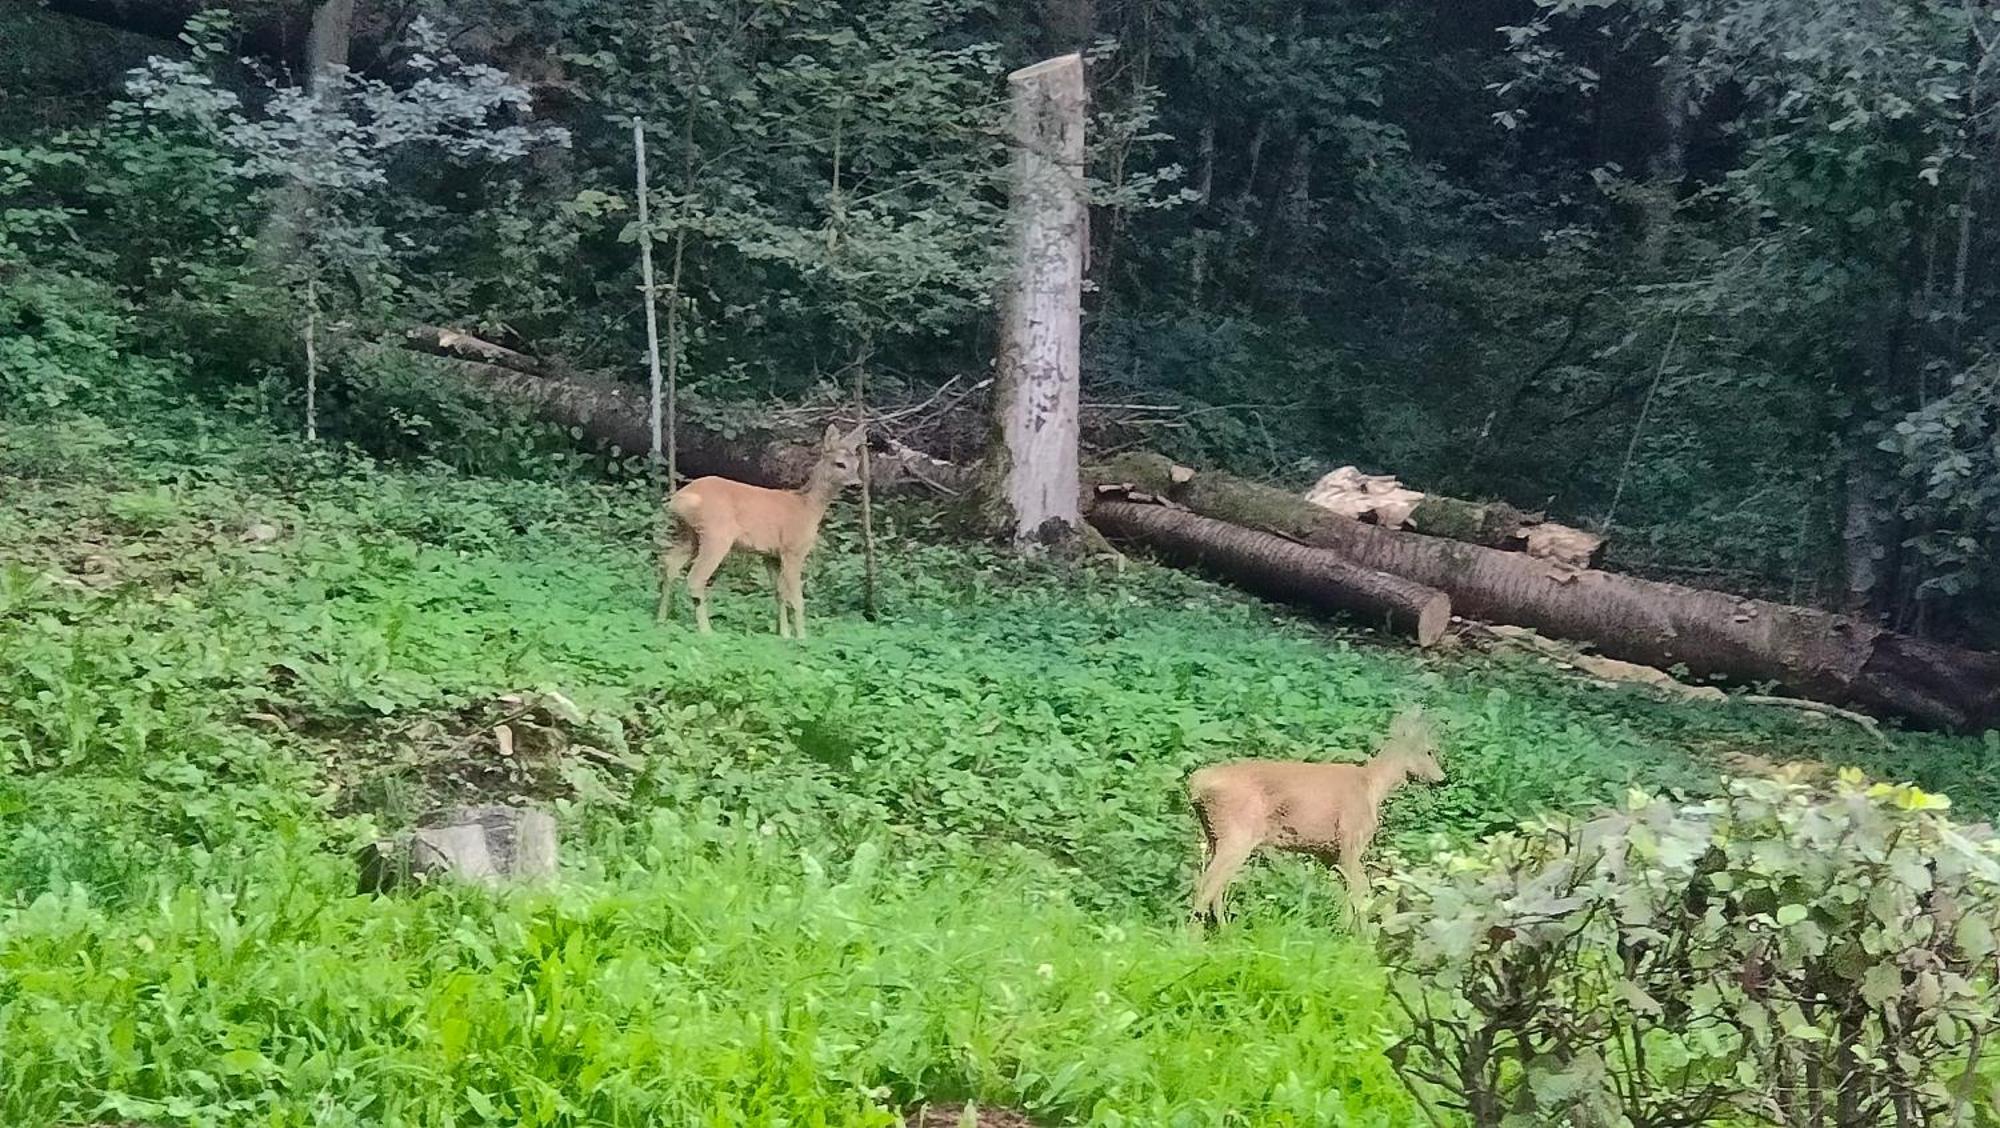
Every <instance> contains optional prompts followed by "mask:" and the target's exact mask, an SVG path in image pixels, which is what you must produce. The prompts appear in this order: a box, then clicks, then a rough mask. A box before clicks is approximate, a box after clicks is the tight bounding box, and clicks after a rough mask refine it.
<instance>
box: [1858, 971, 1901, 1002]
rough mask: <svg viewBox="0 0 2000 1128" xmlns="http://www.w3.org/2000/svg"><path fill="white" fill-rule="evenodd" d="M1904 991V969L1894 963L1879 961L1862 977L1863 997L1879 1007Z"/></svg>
mask: <svg viewBox="0 0 2000 1128" xmlns="http://www.w3.org/2000/svg"><path fill="white" fill-rule="evenodd" d="M1902 993H1903V971H1902V969H1901V968H1899V967H1897V966H1896V965H1895V964H1893V963H1878V964H1876V965H1874V966H1873V967H1871V968H1869V969H1868V973H1867V974H1866V975H1863V976H1862V977H1861V997H1862V999H1863V1000H1865V1001H1866V1002H1867V1003H1868V1005H1869V1006H1871V1007H1879V1006H1881V1005H1882V1004H1883V1003H1886V1002H1888V1001H1889V1000H1890V999H1893V998H1895V997H1897V996H1898V995H1901V994H1902Z"/></svg>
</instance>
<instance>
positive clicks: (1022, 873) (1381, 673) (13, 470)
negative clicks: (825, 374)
mask: <svg viewBox="0 0 2000 1128" xmlns="http://www.w3.org/2000/svg"><path fill="white" fill-rule="evenodd" d="M654 511H655V507H654V505H653V501H652V499H651V498H650V496H649V495H648V493H647V492H646V491H645V490H644V489H643V488H642V487H639V486H636V485H630V484H626V485H607V484H604V483H602V482H599V481H595V480H588V479H582V478H574V477H568V476H565V474H563V473H562V472H559V471H556V470H551V471H550V473H549V474H547V475H546V476H544V477H542V478H539V479H533V480H526V479H482V478H472V477H465V476H461V475H457V474H454V473H452V472H449V471H447V470H444V469H441V468H426V467H409V466H404V467H389V466H382V465H377V464H374V463H371V462H369V461H368V460H366V459H363V458H360V457H358V456H354V455H351V454H342V453H336V452H325V451H318V452H315V451H302V450H301V449H299V447H298V446H297V445H296V444H295V443H293V442H291V441H289V440H277V439H272V438H269V437H267V436H263V435H261V434H258V433H256V432H254V431H249V430H244V429H241V428H239V427H237V426H235V425H233V424H231V423H230V422H228V421H227V420H226V419H224V418H222V417H219V416H216V415H213V414H208V413H204V412H200V411H196V410H193V409H183V410H181V411H177V412H174V413H170V414H168V415H165V416H162V417H159V418H156V419H154V420H152V421H150V422H148V423H146V424H144V425H123V424H119V425H114V424H108V423H105V422H101V421H97V420H92V419H88V418H72V419H68V420H66V421H62V422H57V423H48V424H43V425H39V426H36V427H33V428H29V427H25V426H19V425H17V426H12V427H5V426H4V425H0V544H3V545H5V546H6V548H5V552H4V555H0V560H4V561H5V563H0V914H4V915H0V1113H4V1114H5V1115H4V1116H0V1122H4V1123H7V1124H16V1123H22V1124H46V1123H55V1122H59V1121H62V1120H64V1119H80V1118H83V1117H89V1116H97V1117H102V1118H105V1119H117V1118H120V1117H125V1118H150V1119H155V1120H158V1121H160V1122H163V1123H176V1124H179V1123H188V1124H225V1123H228V1124H233V1123H258V1124H307V1123H311V1124H344V1123H357V1124H358V1123H369V1124H393V1123H408V1124H482V1123H494V1124H499V1123H508V1124H513V1123H531V1124H563V1125H569V1124H593V1125H594V1124H653V1123H715V1124H734V1123H743V1124H750V1123H757V1124H766V1123H792V1124H874V1123H882V1124H886V1123H890V1122H891V1120H890V1119H887V1118H886V1114H885V1113H884V1112H882V1110H883V1109H887V1108H892V1107H895V1106H897V1105H898V1104H899V1103H901V1102H905V1101H908V1100H913V1099H917V1098H920V1097H930V1098H940V1099H941V1098H947V1097H951V1096H976V1097H979V1098H981V1099H987V1100H999V1101H1003V1102H1006V1103H1013V1104H1018V1105H1024V1106H1028V1107H1031V1108H1032V1109H1035V1110H1038V1111H1039V1112H1040V1113H1041V1114H1042V1115H1043V1116H1044V1118H1046V1119H1049V1120H1050V1121H1051V1122H1063V1121H1065V1120H1074V1121H1078V1122H1092V1123H1101V1124H1174V1123H1187V1124H1216V1123H1232V1122H1237V1123H1251V1122H1256V1123H1265V1124H1321V1123H1355V1124H1374V1123H1383V1124H1389V1123H1397V1124H1401V1123H1408V1122H1410V1121H1409V1120H1408V1119H1406V1118H1407V1117H1408V1116H1409V1115H1411V1114H1412V1110H1410V1109H1409V1108H1408V1106H1405V1105H1403V1104H1401V1103H1400V1101H1401V1097H1400V1095H1399V1094H1398V1091H1397V1090H1396V1089H1395V1088H1394V1085H1393V1082H1392V1080H1391V1077H1390V1074H1389V1073H1388V1072H1387V1067H1386V1064H1385V1063H1384V1062H1383V1060H1382V1058H1381V1054H1380V1048H1381V1046H1382V1044H1383V1041H1382V1033H1383V1030H1384V1029H1385V1026H1386V1024H1387V1023H1388V1019H1387V1017H1386V1016H1385V1015H1384V1014H1383V1013H1382V1012H1381V1010H1380V1007H1379V1005H1378V1003H1377V1001H1376V1000H1377V998H1378V996H1379V990H1380V988H1379V983H1378V982H1377V978H1378V977H1377V974H1376V973H1375V972H1374V971H1373V965H1372V963H1371V961H1370V960H1369V959H1368V958H1367V957H1366V956H1365V954H1364V953H1363V952H1362V950H1361V949H1360V948H1358V947H1357V946H1355V945H1354V944H1353V943H1352V942H1351V941H1349V940H1347V939H1346V938H1345V937H1344V936H1343V935H1342V934H1341V933H1340V931H1339V929H1338V928H1337V927H1336V926H1335V925H1334V921H1335V920H1336V919H1337V912H1336V907H1337V905H1338V903H1339V898H1338V893H1337V890H1336V888H1335V887H1334V886H1333V885H1332V883H1331V882H1330V881H1329V880H1328V879H1327V878H1326V877H1325V876H1324V875H1322V874H1320V873H1318V872H1316V871H1314V870H1312V869H1311V868H1309V867H1306V866H1304V865H1300V864H1289V863H1278V864H1273V865H1267V866H1258V867H1253V871H1252V873H1251V875H1250V877H1249V879H1248V880H1246V881H1245V882H1244V884H1243V886H1242V889H1241V892H1240V894H1239V895H1238V897H1237V898H1236V904H1237V905H1238V906H1239V907H1240V908H1241V909H1242V910H1243V914H1244V919H1245V923H1243V924H1241V925H1238V926H1232V928H1230V929H1229V930H1226V931H1225V933H1224V934H1223V935H1222V937H1221V938H1220V939H1217V940H1213V941H1210V942H1209V943H1207V944H1199V943H1196V942H1194V941H1191V940H1189V939H1188V938H1187V937H1186V936H1185V935H1184V934H1183V932H1182V931H1181V929H1180V927H1179V925H1178V918H1179V915H1180V913H1181V912H1182V911H1183V907H1184V905H1185V893H1186V890H1187V886H1188V881H1189V879H1190V875H1191V873H1192V867H1193V865H1194V862H1195V856H1194V843H1195V839H1194V827H1193V823H1192V820H1191V818H1190V816H1189V814H1188V812H1187V809H1186V803H1185V798H1184V792H1183V787H1184V780H1185V777H1186V774H1187V773H1188V772H1189V771H1190V770H1192V769H1193V768H1194V767H1197V766H1199V765H1201V764H1204V763H1208V762H1212V761H1215V760H1218V759H1225V758H1230V757H1235V756H1245V755H1270V756H1310V757H1319V758H1325V757H1335V758H1358V757H1360V756H1362V755H1364V754H1365V753H1366V751H1367V749H1368V746H1369V744H1370V743H1371V742H1372V741H1373V740H1374V739H1375V738H1376V737H1377V736H1378V735H1379V733H1380V732H1381V731H1382V729H1383V727H1384V726H1385V724H1386V722H1387V720H1388V718H1389V717H1390V716H1391V715H1392V714H1393V713H1394V712H1395V711H1396V710H1397V709H1399V708H1401V707H1403V706H1405V705H1409V704H1419V705H1422V706H1424V707H1425V708H1426V709H1427V710H1428V711H1429V712H1430V713H1431V714H1432V716H1433V717H1434V718H1435V719H1436V721H1437V724H1438V727H1439V729H1440V731H1441V735H1442V739H1443V744H1444V755H1443V759H1444V764H1445V768H1446V771H1447V774H1448V777H1449V778H1448V781H1447V783H1446V784H1445V785H1444V786H1442V787H1438V788H1434V789H1424V790H1413V791H1410V792H1407V793H1405V794H1403V795H1401V796H1399V797H1398V798H1397V799H1396V800H1395V801H1394V803H1393V804H1392V806H1391V810H1390V814H1389V819H1388V831H1387V839H1388V841H1389V844H1390V845H1391V846H1392V847H1396V848H1400V849H1402V850H1404V851H1415V850H1421V849H1424V848H1425V844H1426V843H1427V842H1429V841H1430V840H1431V839H1432V837H1433V836H1435V835H1438V834H1443V835H1445V836H1446V837H1447V838H1450V839H1455V840H1459V841H1464V840H1467V839H1469V838H1471V837H1473V836H1475V835H1477V834H1479V833H1481V832H1484V831H1487V830H1491V829H1494V828H1498V827H1504V826H1508V825H1511V824H1513V823H1514V822H1516V821H1517V820H1519V819H1522V818H1525V817H1528V816H1530V815H1534V814H1537V813H1540V812H1546V811H1587V810H1592V809H1595V808H1597V807H1599V806H1601V805H1603V804H1605V803H1606V802H1608V801H1610V800H1612V799H1613V798H1615V797H1616V796H1618V795H1619V794H1621V793H1622V792H1623V790H1624V789H1625V788H1626V787H1627V786H1630V785H1635V784H1636V785H1643V786H1646V787H1648V788H1652V789H1664V790H1669V791H1681V792H1687V793H1699V792H1702V791H1704V790H1706V789H1708V788H1710V787H1712V786H1713V785H1714V781H1715V779H1716V774H1717V764H1719V763H1721V762H1724V761H1725V759H1726V758H1727V757H1729V756H1732V755H1735V754H1740V753H1753V754H1756V755H1758V756H1762V757H1764V758H1765V759H1768V760H1772V761H1782V760H1787V759H1794V758H1808V759H1824V760H1829V761H1838V762H1842V763H1859V764H1862V765H1863V766H1865V767H1868V768H1870V769H1871V770H1875V771H1878V772H1881V773H1883V774H1888V775H1893V776H1896V777H1899V778H1913V779H1916V780H1918V781H1920V782H1923V783H1924V784H1925V785H1926V786H1930V787H1935V788H1939V789H1942V790H1944V791H1947V792H1949V793H1950V794H1952V795H1953V796H1954V797H1956V798H1957V799H1958V800H1959V802H1960V805H1961V807H1968V808H1971V809H1972V810H1974V811H1981V812H1983V811H1987V810H1991V809H1992V808H1993V806H1995V805H1996V804H1995V802H1994V801H1995V799H1996V797H2000V784H1996V781H1995V778H1994V775H1993V765H1992V763H1991V749H1990V747H1989V746H1988V745H1986V744H1984V743H1982V742H1979V741H1965V740H1950V739H1946V738H1941V737H1933V736H1901V735H1899V736H1897V737H1896V738H1895V742H1894V748H1893V749H1891V750H1887V751H1885V750H1882V749H1879V748H1876V747H1875V746H1873V745H1872V744H1870V743H1868V742H1867V741H1866V740H1865V739H1864V738H1863V736H1862V735H1861V734H1859V733H1858V732H1857V731H1855V730H1851V729H1849V728H1845V727H1833V726H1828V725H1826V724H1822V723H1814V722H1813V721H1812V720H1808V719H1805V718H1801V717H1800V716H1798V715H1796V714H1793V713H1790V712H1786V711H1774V710H1755V709H1748V708H1739V707H1718V706H1714V705H1706V704H1700V705H1667V704H1663V703H1660V702H1658V701H1655V700H1653V699H1651V698H1649V697H1647V696H1645V695H1643V694H1642V693H1640V692H1638V691H1628V690H1604V689H1598V688H1593V687H1589V686H1584V685H1581V684H1579V683H1576V682H1574V681H1570V680H1565V679H1563V678H1561V677H1559V676H1557V675H1555V674H1553V673H1552V672H1551V671H1549V670H1548V669H1546V668H1545V667H1537V666H1532V665H1527V664H1523V663H1521V662H1519V661H1515V660H1508V659H1504V658H1500V657H1491V656H1482V655H1478V654H1472V653H1466V652H1462V651H1461V652H1451V651H1447V652H1438V653H1432V654H1418V653H1416V652H1414V651H1411V650H1409V649H1408V648H1406V647H1403V646H1401V645H1399V644H1394V643H1385V642H1384V641H1382V640H1379V639H1377V638H1375V637H1373V636H1370V635H1367V634H1364V633H1359V632H1354V631H1351V630H1347V629H1345V628H1341V627H1339V626H1337V625H1331V624H1327V623H1323V622H1317V621H1312V620H1307V619H1300V618H1297V617H1294V616H1292V615H1289V614H1286V613H1282V612H1279V611H1276V610H1274V609H1272V608H1271V607H1269V606H1267V605H1263V604H1259V603H1256V602H1253V601H1250V600H1247V599H1244V598H1241V597H1238V596H1235V595H1233V594H1230V593H1228V592H1226V591H1225V590H1223V589H1220V588H1217V587H1214V586H1212V585H1209V584H1206V583H1203V582H1201V581H1198V580H1195V579H1192V578H1189V577H1186V576H1183V575H1180V574H1178V573H1173V572H1168V571H1163V570H1159V569H1154V568H1150V567H1146V566H1143V565H1135V566H1133V567H1130V568H1127V569H1125V570H1123V571H1118V570H1113V569H1110V568H1104V567H1068V566H1056V565H1034V564H1025V563H1022V562H1019V561H1015V560H1011V559H1008V558H1005V557H1002V556H998V555H994V554H989V553H986V552H983V551H980V550H976V549H969V548H965V547H949V546H947V545H946V544H945V542H944V540H943V538H941V537H940V536H939V535H938V530H937V529H935V528H934V527H933V526H932V522H933V521H934V518H933V517H932V516H931V515H930V514H929V513H928V512H927V511H926V510H924V509H921V508H917V507H913V506H910V505H906V504H898V505H890V506H887V507H885V509H884V510H883V513H882V521H881V525H882V528H881V529H880V530H879V540H880V546H881V551H882V572H883V575H882V590H881V602H882V606H883V610H884V614H883V616H882V618H881V619H880V621H878V622H872V623H871V622H868V621H865V620H864V619H863V618H862V617H861V616H860V614H859V604H860V587H861V577H860V572H859V565H858V553H857V552H855V551H853V540H854V529H853V527H852V524H851V512H850V511H848V510H846V509H843V510H842V511H840V512H839V513H838V514H837V515H836V517H835V518H834V522H833V525H832V527H831V528H830V529H829V531H828V535H827V538H826V541H825V543H824V545H823V547H822V549H821V551H820V553H819V555H818V556H817V557H816V559H815V562H814V564H813V567H812V571H811V575H810V577H809V580H808V586H807V600H808V615H809V619H810V626H811V628H812V630H813V637H812V638H811V639H810V640H808V641H807V642H805V643H804V644H797V643H790V642H786V641H782V640H779V639H777V638H775V637H774V636H773V635H772V633H771V620H772V614H773V613H772V609H771V601H770V596H769V594H768V592H767V591H766V590H765V589H764V587H763V584H764V578H763V574H762V570H761V569H760V568H757V567H755V566H754V565H752V564H750V563H749V562H747V561H742V562H735V563H732V564H731V565H730V566H728V567H727V568H725V570H724V573H723V578H722V581H721V586H720V590H719V592H718V594H717V596H716V599H715V603H716V608H717V612H716V628H717V633H716V634H715V635H714V636H712V637H708V638H701V637H697V636H696V635H694V634H693V633H692V632H691V631H690V630H688V629H687V627H686V626H685V625H682V624H674V625H668V626H664V627H663V626H660V625H657V624H655V623H654V622H653V619H652V589H651V572H650V563H649V559H648V552H647V544H648V542H649V539H650V537H651V534H652V528H653V521H654ZM502 729H504V730H505V732H506V736H505V737H504V739H503V737H502V736H501V735H500V730H502ZM514 796H525V797H529V798H533V799H537V800H542V801H546V802H549V803H551V804H553V805H554V806H555V808H556V809H557V811H558V812H559V814H560V815H561V816H562V819H563V823H564V827H565V832H566V838H567V846H566V849H567V858H568V860H569V863H570V867H571V870H572V872H571V873H570V874H569V876H568V877H567V878H566V880H565V881H564V882H563V883H561V884H560V885H559V886H557V887H556V888H554V889H552V890H549V891H546V892H542V893H521V894H515V895H511V896H508V897H506V898H503V899H498V900H495V899H489V898H486V897H482V896H475V895H472V894H458V895H450V896H442V895H439V896H427V897H423V898H417V899H408V900H404V899H397V900H377V899H364V898H356V897H353V896H352V895H351V893H352V884H353V870H352V867H351V865H350V864H349V862H348V861H347V858H348V854H349V851H350V850H351V849H352V848H353V847H354V846H355V845H357V844H358V843H359V842H361V841H363V840H365V839H366V838H367V837H368V836H370V835H372V834H374V833H376V832H377V831H378V830H380V829H382V828H384V827H387V826H393V825H397V824H400V823H402V822H405V821H407V820H408V819H409V818H411V817H413V816H414V815H415V814H417V813H419V812H420V811H421V810H423V809H425V808H427V807H430V806H432V805H435V804H438V803H442V802H447V801H452V800H457V799H464V798H472V797H493V798H510V797H514ZM586 1078H587V1079H588V1080H589V1081H590V1084H582V1083H581V1082H582V1080H583V1079H586ZM587 1094H595V1095H587ZM1231 1110H1234V1111H1233V1112H1232V1111H1231Z"/></svg>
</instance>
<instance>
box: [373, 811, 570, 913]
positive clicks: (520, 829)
mask: <svg viewBox="0 0 2000 1128" xmlns="http://www.w3.org/2000/svg"><path fill="white" fill-rule="evenodd" d="M555 872H556V821H555V819H554V818H552V817H550V816H549V814H548V813H547V812H546V811H538V810H533V809H530V808H523V807H507V806H499V805H489V806H479V807H461V808H458V809H456V810H451V811H446V812H444V813H442V814H440V815H437V816H434V817H432V818H429V819H426V820H424V822H423V823H421V824H420V825H418V826H417V827H415V828H413V829H411V830H409V831H406V832H404V833H403V834H400V835H397V836H396V837H394V838H385V839H383V840H381V841H379V842H375V843H372V844H370V845H369V846H367V847H366V848H364V849H363V850H362V857H361V891H362V892H363V893H383V892H388V891H389V890H392V889H396V888H399V887H402V886H405V885H410V884H416V885H427V884H429V883H430V882H432V881H435V880H437V879H438V878H441V877H447V878H453V879H456V880H459V881H472V882H477V883H480V884H483V885H499V884H501V883H502V882H505V881H509V880H519V879H534V878H546V877H553V876H554V875H555Z"/></svg>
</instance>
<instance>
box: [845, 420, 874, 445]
mask: <svg viewBox="0 0 2000 1128" xmlns="http://www.w3.org/2000/svg"><path fill="white" fill-rule="evenodd" d="M841 441H842V442H844V443H846V445H847V446H848V447H849V448H850V449H852V450H860V449H861V444H862V443H865V442H867V441H868V424H866V423H856V424H855V425H854V430H852V431H849V432H848V433H847V438H845V439H843V440H841Z"/></svg>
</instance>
